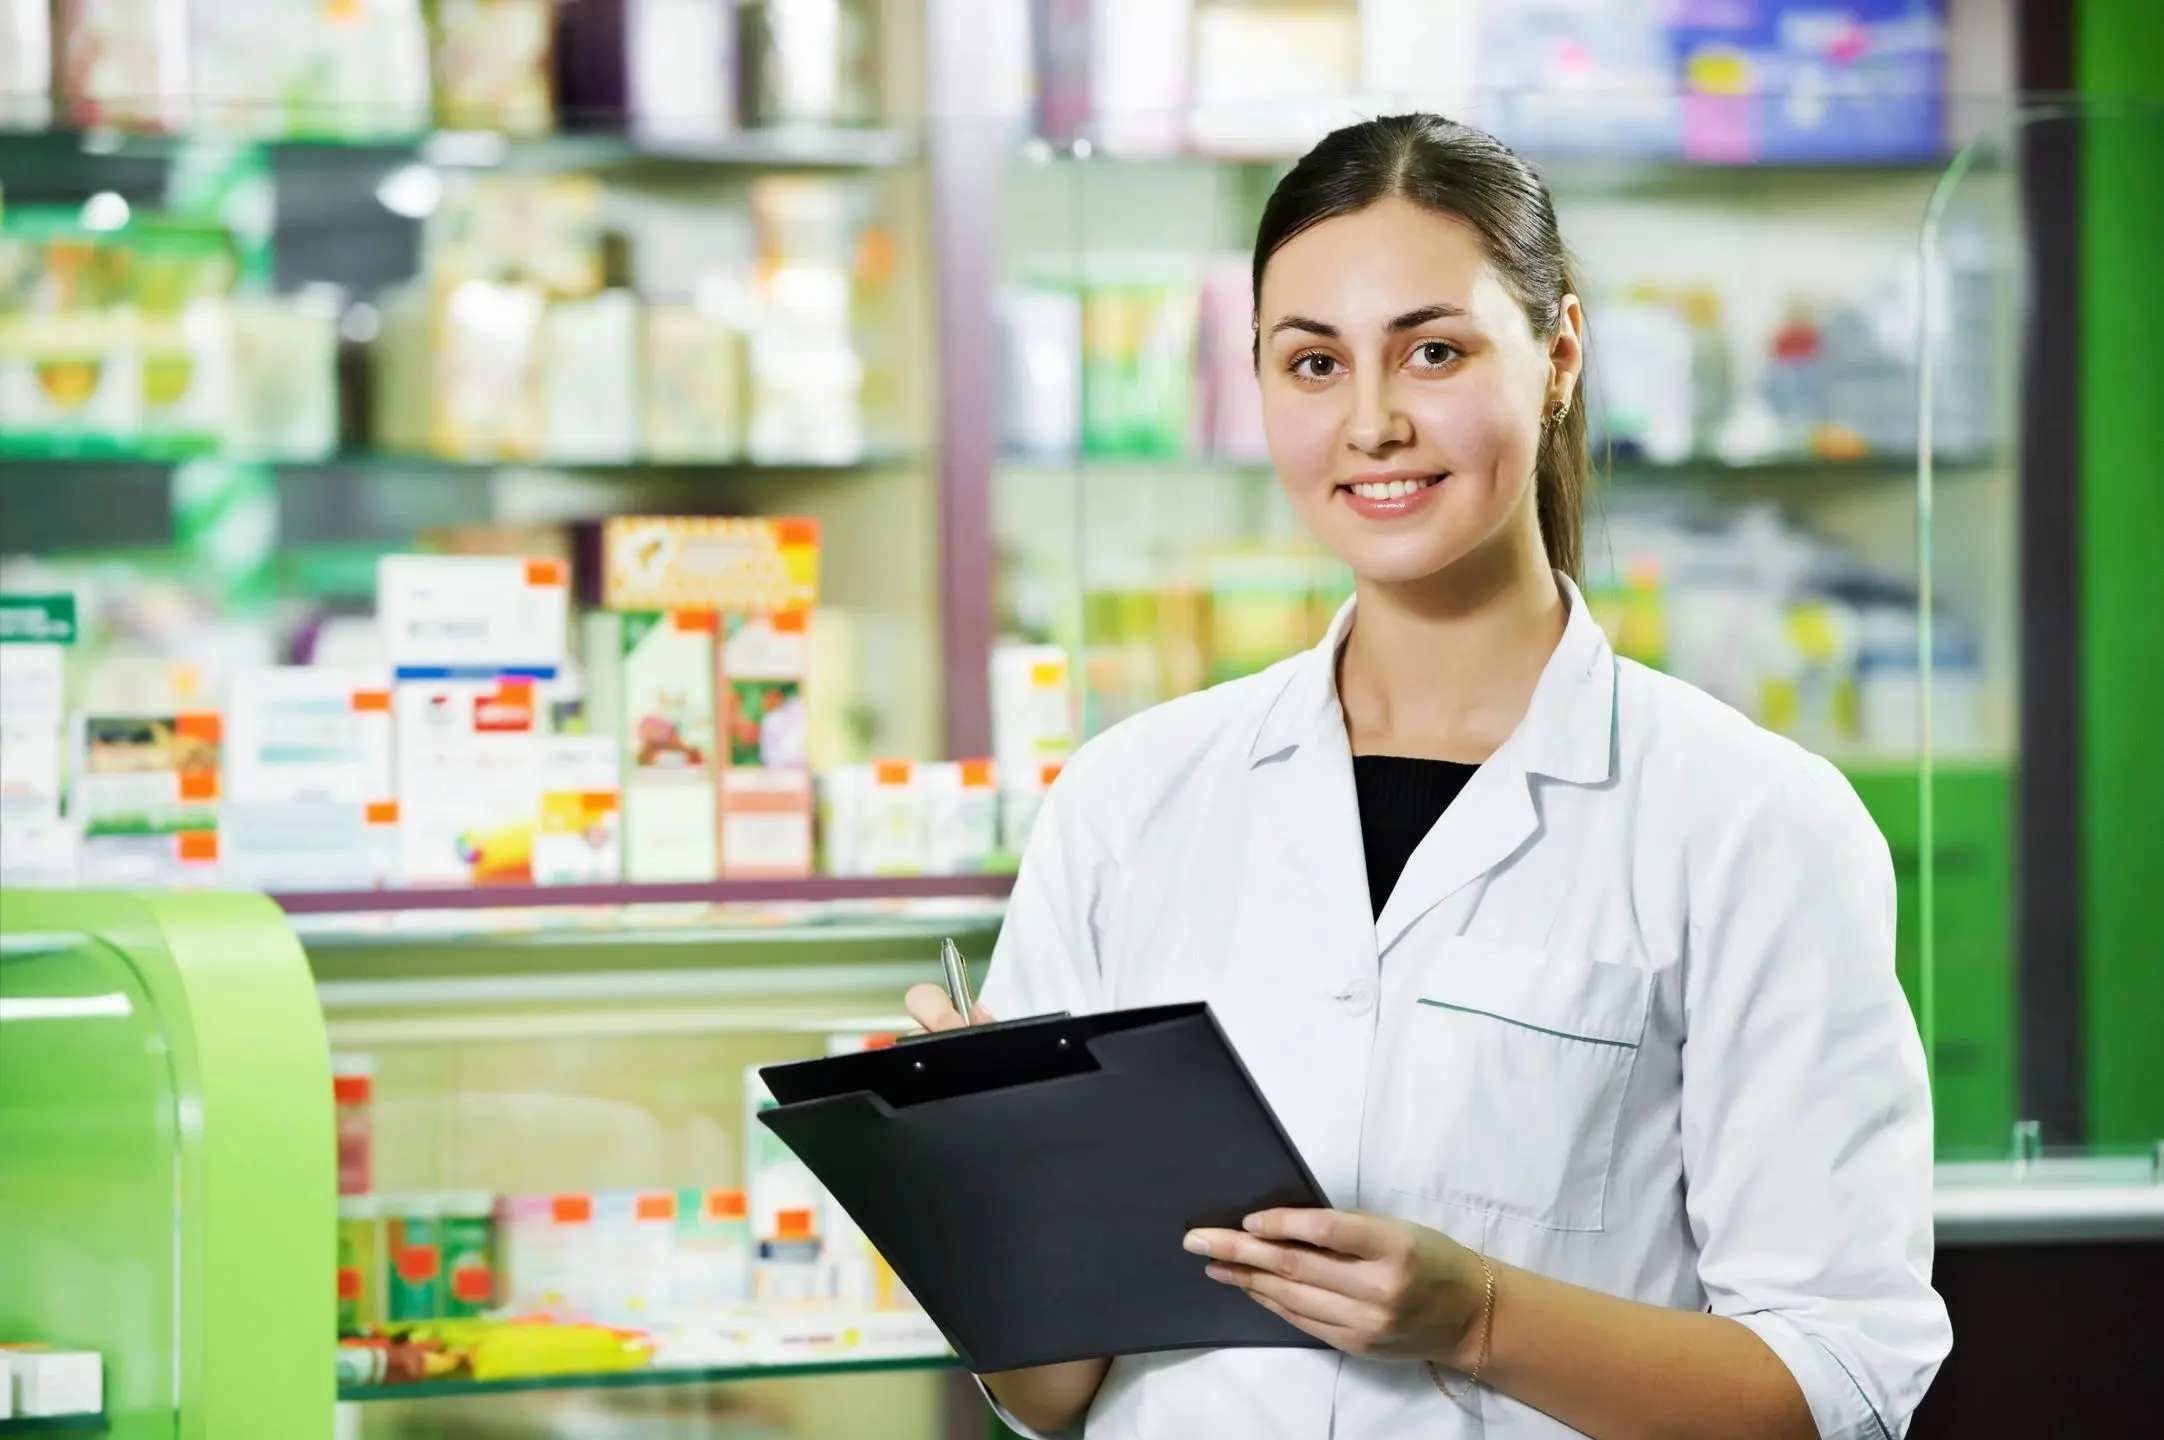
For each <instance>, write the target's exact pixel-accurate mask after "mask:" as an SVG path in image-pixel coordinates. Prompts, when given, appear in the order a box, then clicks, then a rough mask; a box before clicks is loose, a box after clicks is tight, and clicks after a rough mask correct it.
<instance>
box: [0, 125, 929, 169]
mask: <svg viewBox="0 0 2164 1440" xmlns="http://www.w3.org/2000/svg"><path fill="white" fill-rule="evenodd" d="M191 138H192V137H188V136H176V135H153V134H138V133H132V132H126V131H117V130H68V129H53V130H32V131H4V130H0V154H4V155H6V157H7V159H8V163H9V167H10V170H11V171H14V172H16V174H11V176H10V178H11V179H15V178H17V176H18V175H20V174H21V173H22V172H23V171H24V169H25V168H26V167H28V168H29V169H31V170H33V171H34V170H35V169H36V168H38V167H40V166H44V167H50V168H52V169H55V170H66V169H69V168H73V169H75V170H77V171H80V169H81V166H82V164H83V161H84V159H85V157H92V158H95V157H105V156H109V157H113V158H116V159H122V160H130V159H135V160H161V159H164V158H167V157H169V156H171V155H172V154H174V153H175V152H176V151H178V150H179V149H181V148H182V147H184V146H185V145H187V144H188V143H189V141H190V139H191ZM202 138H203V139H206V140H216V141H218V142H220V143H228V144H230V143H234V142H236V141H238V142H241V143H248V142H249V141H250V137H247V136H207V135H206V136H204V137H202ZM253 143H255V144H257V145H261V146H262V147H264V148H266V149H269V150H272V151H274V152H277V153H280V154H292V155H295V156H297V157H301V158H303V159H304V160H305V161H306V162H308V163H310V164H312V165H322V164H326V163H329V164H336V163H338V162H340V161H341V160H347V159H350V160H351V161H352V162H353V163H355V164H356V165H364V166H381V165H382V164H384V163H385V162H386V161H389V162H393V163H395V162H397V161H400V160H413V159H418V160H421V161H424V162H426V163H427V164H430V165H437V166H441V167H444V168H446V169H506V170H530V171H556V170H587V169H596V168H610V167H622V166H636V165H649V164H665V165H671V164H673V165H699V166H735V167H742V168H746V169H767V170H868V169H881V168H886V167H890V166H895V165H902V164H906V163H908V162H909V161H910V160H911V159H913V158H914V157H915V156H916V154H917V153H918V144H917V138H916V136H915V135H914V134H912V133H910V132H909V131H906V130H893V129H882V128H874V127H861V128H859V127H831V126H809V125H808V126H779V127H772V128H761V129H748V130H738V131H735V132H733V133H730V134H727V135H718V136H714V137H712V138H708V139H672V138H666V137H661V136H640V135H635V134H627V133H624V132H622V131H611V130H605V129H596V130H579V129H572V130H568V131H558V132H556V133H553V134H548V135H534V136H509V135H500V134H495V133H491V132H487V131H463V130H441V131H430V132H428V133H425V134H420V135H404V136H385V137H382V138H367V139H351V140H342V139H335V138H327V137H315V136H270V137H257V138H255V139H254V140H253Z"/></svg>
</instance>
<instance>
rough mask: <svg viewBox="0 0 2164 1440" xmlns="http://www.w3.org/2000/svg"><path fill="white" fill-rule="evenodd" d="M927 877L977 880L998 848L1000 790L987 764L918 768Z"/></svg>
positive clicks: (975, 762) (972, 762)
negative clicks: (961, 877)
mask: <svg viewBox="0 0 2164 1440" xmlns="http://www.w3.org/2000/svg"><path fill="white" fill-rule="evenodd" d="M917 775H918V783H919V785H920V787H921V789H922V795H923V805H924V869H925V873H926V874H928V875H974V874H977V873H979V872H981V871H982V870H983V869H984V867H985V865H986V863H987V862H989V861H990V860H991V858H992V855H993V852H995V851H996V850H998V849H999V788H998V784H997V778H998V777H997V774H996V769H995V767H994V765H993V763H992V762H991V761H989V760H948V761H942V762H939V763H935V764H930V765H920V766H918V767H917Z"/></svg>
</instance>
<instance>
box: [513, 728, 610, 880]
mask: <svg viewBox="0 0 2164 1440" xmlns="http://www.w3.org/2000/svg"><path fill="white" fill-rule="evenodd" d="M535 744H536V745H537V746H538V747H539V749H540V752H541V753H540V760H539V767H540V785H541V797H540V798H541V813H540V818H539V823H538V825H537V826H536V828H535V830H534V837H533V879H534V884H536V885H611V884H614V883H615V882H616V881H618V880H621V879H622V878H623V874H624V847H623V839H624V826H623V818H624V807H623V752H622V751H621V750H620V749H619V748H618V747H617V743H616V737H615V736H614V735H548V736H543V737H541V738H539V739H537V740H536V741H535Z"/></svg>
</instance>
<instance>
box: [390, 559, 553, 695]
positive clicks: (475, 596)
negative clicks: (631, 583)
mask: <svg viewBox="0 0 2164 1440" xmlns="http://www.w3.org/2000/svg"><path fill="white" fill-rule="evenodd" d="M570 605H571V592H570V588H569V576H568V573H567V571H566V567H565V565H564V563H563V562H562V561H561V560H553V559H523V558H520V557H517V556H505V555H386V556H384V557H383V558H382V559H380V560H378V561H377V562H376V618H377V621H378V623H379V624H381V626H382V627H383V648H384V653H385V655H386V656H387V657H388V658H389V660H390V663H391V665H392V666H393V667H394V668H395V669H396V670H397V671H398V672H399V678H400V679H407V678H416V679H426V678H430V677H432V676H441V675H445V674H453V673H457V672H460V671H474V670H479V671H486V672H489V673H497V672H502V671H508V670H517V671H528V672H532V673H533V674H534V676H535V678H540V679H549V678H553V676H554V674H555V671H556V667H557V666H559V665H561V664H563V662H564V641H565V626H566V625H568V624H569V623H570Z"/></svg>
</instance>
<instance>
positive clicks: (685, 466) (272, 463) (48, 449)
mask: <svg viewBox="0 0 2164 1440" xmlns="http://www.w3.org/2000/svg"><path fill="white" fill-rule="evenodd" d="M190 460H221V461H226V462H229V463H232V464H235V465H263V466H268V467H270V468H272V469H276V470H365V471H377V472H389V473H395V474H401V475H444V476H451V477H454V478H458V477H473V478H487V477H489V476H492V475H499V474H502V473H504V472H505V471H509V470H519V471H528V472H533V471H565V472H576V473H578V474H581V475H588V476H607V475H626V476H638V477H642V478H643V477H653V476H671V475H681V476H687V477H688V476H711V475H726V474H778V475H792V474H853V473H858V472H862V471H869V470H880V469H889V468H893V467H896V466H901V465H907V464H910V463H911V460H910V457H909V456H907V455H904V454H899V453H892V454H890V453H884V452H882V453H873V454H866V455H860V456H857V457H856V458H854V459H850V460H752V459H748V458H744V457H737V458H733V459H720V458H717V459H712V460H645V459H637V458H633V459H628V460H570V459H560V458H554V457H549V456H535V457H532V458H514V457H510V456H504V457H499V458H478V459H470V460H456V459H450V458H447V457H445V456H441V455H419V454H401V453H397V452H394V451H380V450H377V451H368V450H352V451H341V452H339V453H337V454H334V455H322V456H316V457H313V458H282V457H279V456H275V455H271V456H255V455H240V454H231V453H228V452H226V451H223V450H220V449H218V448H217V447H216V446H205V445H175V446H171V447H166V448H146V447H144V446H141V445H133V444H129V445H121V444H115V443H113V442H111V441H100V440H82V441H69V442H67V443H65V444H61V445H28V444H19V443H11V442H8V441H4V440H0V472H4V470H6V469H11V468H12V469H20V468H24V467H28V466H39V467H44V466H51V465H65V466H68V467H70V468H71V469H76V470H78V471H79V472H91V471H95V470H98V469H116V470H117V469H123V468H125V469H147V468H157V469H163V468H165V467H168V466H172V465H177V464H181V463H184V462H186V461H190Z"/></svg>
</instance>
